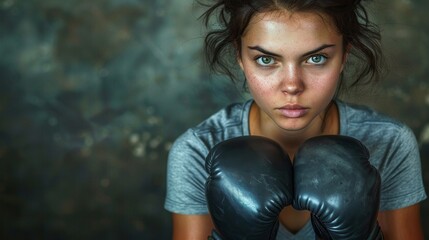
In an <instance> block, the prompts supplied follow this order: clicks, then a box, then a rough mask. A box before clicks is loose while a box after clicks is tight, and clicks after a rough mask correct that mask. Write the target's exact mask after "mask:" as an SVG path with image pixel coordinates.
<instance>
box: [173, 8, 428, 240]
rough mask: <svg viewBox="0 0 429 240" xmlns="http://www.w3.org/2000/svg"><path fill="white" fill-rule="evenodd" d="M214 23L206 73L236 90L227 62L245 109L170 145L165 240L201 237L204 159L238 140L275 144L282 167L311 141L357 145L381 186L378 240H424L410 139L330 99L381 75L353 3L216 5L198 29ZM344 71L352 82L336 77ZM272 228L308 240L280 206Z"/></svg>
mask: <svg viewBox="0 0 429 240" xmlns="http://www.w3.org/2000/svg"><path fill="white" fill-rule="evenodd" d="M216 14H217V17H218V18H217V19H218V21H219V24H220V28H216V29H215V30H213V31H211V32H209V34H208V35H207V37H206V53H207V57H208V60H209V63H210V64H211V66H212V68H213V69H214V70H217V71H219V72H222V73H225V74H227V75H229V76H230V77H231V78H232V79H233V80H236V79H237V77H236V76H235V75H234V71H232V70H231V69H232V67H233V66H231V64H230V63H231V62H234V61H231V58H232V59H233V60H235V63H236V64H238V66H239V67H240V68H241V70H242V72H243V73H244V76H245V85H246V88H247V89H248V90H249V92H250V94H251V96H252V97H253V99H251V100H249V101H247V102H244V103H238V104H232V105H230V106H227V107H226V108H224V109H222V110H220V111H219V112H217V113H215V114H214V115H213V116H211V117H210V118H208V119H207V120H205V121H203V122H202V123H201V124H199V125H198V126H196V127H194V128H191V129H189V130H188V131H186V132H185V133H184V134H183V135H182V136H180V137H179V138H178V139H177V140H176V142H175V144H174V145H173V147H172V149H171V151H170V155H169V159H168V170H167V197H166V201H165V208H166V209H167V210H169V211H171V212H172V215H173V229H174V230H173V235H174V236H173V237H174V239H206V238H207V236H209V235H210V232H211V230H212V229H213V228H214V226H213V223H212V220H211V218H210V215H209V212H208V210H207V203H206V199H205V182H206V179H207V176H208V175H207V172H206V171H205V168H204V165H205V157H206V156H207V154H208V152H209V151H210V149H211V148H212V147H213V146H215V145H216V144H218V143H220V142H222V141H225V140H227V139H230V138H234V137H239V136H245V135H255V136H263V137H267V138H270V139H272V140H275V141H276V142H277V143H279V144H280V145H281V147H282V148H283V150H284V151H285V153H287V154H288V155H289V156H290V157H291V159H293V157H294V155H295V153H296V151H297V149H298V148H299V146H300V145H301V144H302V143H303V142H304V141H305V140H307V139H309V138H312V137H315V136H319V135H346V136H351V137H353V138H356V139H358V140H360V141H361V142H362V143H363V144H364V145H365V146H366V147H367V148H368V150H369V153H370V155H371V159H370V161H371V164H372V165H373V166H375V167H376V168H377V169H378V171H379V173H380V176H381V191H380V192H381V197H380V211H379V214H378V222H379V225H380V227H381V230H382V232H383V235H384V238H385V239H423V235H422V229H421V224H420V214H419V212H420V209H419V202H420V201H422V200H424V199H425V198H426V193H425V190H424V187H423V182H422V175H421V166H420V158H419V152H418V146H417V143H416V140H415V137H414V135H413V133H412V132H411V130H410V129H409V128H408V127H406V126H404V125H403V124H402V123H400V122H398V121H395V120H393V119H391V118H389V117H387V116H384V115H382V114H379V113H377V112H375V111H373V110H371V109H369V108H367V107H363V106H358V105H352V104H348V103H345V102H343V101H341V100H339V99H338V98H337V96H338V93H339V91H340V90H341V89H343V88H344V87H347V86H349V85H355V84H357V83H361V82H368V81H373V80H376V79H377V78H378V77H379V73H380V68H381V65H380V63H381V59H382V57H381V51H380V45H379V44H380V42H379V41H380V37H379V33H378V31H377V29H376V27H375V26H374V25H373V24H372V23H371V22H369V20H368V18H367V14H366V11H365V9H364V8H363V6H362V3H361V1H360V0H329V1H322V0H245V1H239V0H218V1H216V2H214V4H213V5H212V6H211V7H210V8H209V9H208V10H207V12H206V13H205V15H204V16H205V18H206V20H207V21H206V23H208V22H210V21H209V20H210V19H211V17H213V16H216ZM350 57H354V59H357V60H360V63H361V64H360V65H359V66H360V68H356V67H355V66H348V59H349V58H350ZM355 62H356V61H355ZM350 67H353V70H354V71H353V72H352V74H347V72H346V73H345V74H343V73H344V71H345V70H347V69H348V68H350ZM356 69H357V70H356ZM345 76H347V78H346V77H345ZM349 83H351V84H349ZM320 167H323V166H320ZM279 219H280V223H281V225H280V228H279V230H278V234H277V239H314V231H313V229H312V227H311V223H310V221H309V219H310V213H309V212H308V211H298V210H295V209H294V208H293V207H292V206H287V207H286V208H284V209H283V211H282V212H281V213H280V215H279Z"/></svg>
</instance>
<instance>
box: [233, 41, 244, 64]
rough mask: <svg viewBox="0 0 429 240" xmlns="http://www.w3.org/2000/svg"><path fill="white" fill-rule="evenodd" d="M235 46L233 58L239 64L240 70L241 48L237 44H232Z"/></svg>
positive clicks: (241, 61) (241, 62)
mask: <svg viewBox="0 0 429 240" xmlns="http://www.w3.org/2000/svg"><path fill="white" fill-rule="evenodd" d="M234 48H235V59H236V60H237V63H238V65H239V66H240V68H241V70H244V69H243V60H242V59H241V50H240V49H239V47H238V46H237V44H234Z"/></svg>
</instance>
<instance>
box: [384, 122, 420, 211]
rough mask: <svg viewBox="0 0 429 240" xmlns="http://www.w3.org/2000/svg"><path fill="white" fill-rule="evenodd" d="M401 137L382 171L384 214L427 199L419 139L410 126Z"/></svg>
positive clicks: (395, 143)
mask: <svg viewBox="0 0 429 240" xmlns="http://www.w3.org/2000/svg"><path fill="white" fill-rule="evenodd" d="M397 133H398V134H397V136H396V137H395V140H394V141H393V142H392V143H391V146H390V151H389V152H390V153H389V155H388V156H387V161H386V162H385V164H386V165H385V166H384V170H383V171H381V179H382V184H381V185H382V189H381V199H380V210H392V209H398V208H403V207H407V206H411V205H413V204H416V203H418V202H420V201H422V200H424V199H425V198H426V192H425V189H424V185H423V179H422V169H421V162H420V154H419V148H418V144H417V141H416V138H415V136H414V134H413V132H412V131H411V129H409V128H408V127H406V126H402V127H401V128H400V129H399V131H397Z"/></svg>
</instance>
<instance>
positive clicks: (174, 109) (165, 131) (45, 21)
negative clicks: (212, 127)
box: [0, 0, 429, 239]
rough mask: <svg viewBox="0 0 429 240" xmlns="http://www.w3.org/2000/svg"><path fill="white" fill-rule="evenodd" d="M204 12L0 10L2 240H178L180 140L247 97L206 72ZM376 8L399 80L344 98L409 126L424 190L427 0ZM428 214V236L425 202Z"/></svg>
mask: <svg viewBox="0 0 429 240" xmlns="http://www.w3.org/2000/svg"><path fill="white" fill-rule="evenodd" d="M201 9H202V8H201V7H200V6H198V5H196V4H195V3H194V2H193V0H180V1H179V0H176V1H169V0H157V1H149V0H104V1H102V0H92V1H86V0H73V1H71V0H62V1H58V0H45V1H43V0H21V1H20V0H0V56H1V58H0V114H1V115H0V222H1V225H0V238H1V239H121V238H122V239H124V238H125V239H169V238H170V234H171V230H170V228H171V225H170V224H171V222H170V218H169V217H170V216H169V214H168V213H167V212H166V211H165V210H164V209H163V199H164V195H165V165H166V157H167V153H168V149H169V147H170V145H171V143H172V141H173V140H174V139H175V138H176V137H177V136H178V135H179V134H180V133H181V132H183V131H184V130H185V129H186V128H187V127H190V126H193V125H195V124H196V123H198V122H199V121H201V120H202V119H204V118H205V117H206V116H208V115H209V114H210V113H212V112H214V111H216V110H217V109H219V108H220V107H222V106H224V105H226V104H227V103H229V102H231V101H242V100H243V99H245V98H247V96H246V95H245V94H241V93H240V92H239V91H237V89H236V88H235V87H234V86H233V85H232V84H231V83H230V82H229V81H228V80H226V79H225V78H222V77H219V76H217V77H213V76H210V75H209V73H208V71H207V68H206V67H205V66H204V64H203V60H202V53H201V46H202V41H203V40H202V36H203V32H204V28H203V27H202V25H201V24H200V22H198V21H197V18H198V16H199V13H201ZM372 9H373V11H372V15H373V16H374V17H375V18H376V19H377V22H378V23H380V26H381V28H382V30H383V34H384V41H383V44H384V48H385V49H386V54H387V57H388V58H389V65H390V73H389V75H387V76H386V79H385V80H384V81H382V82H381V83H380V84H379V86H378V87H377V88H372V89H366V90H365V89H364V91H361V92H360V93H358V94H355V95H353V96H348V97H347V98H348V99H350V100H352V101H355V102H363V103H368V104H370V105H371V106H373V107H374V108H376V109H378V110H380V111H382V112H385V113H387V114H390V115H392V116H394V117H396V118H398V119H400V120H402V121H404V122H406V123H407V124H408V125H409V126H410V127H411V128H412V129H413V130H414V132H415V134H416V136H417V138H418V139H419V143H420V146H421V152H422V162H423V167H424V171H425V173H424V174H425V175H424V177H425V184H426V186H428V185H429V164H428V160H429V80H428V77H429V26H428V25H429V15H427V10H429V2H427V1H423V0H413V1H409V0H383V1H378V2H376V4H374V5H373V6H372ZM368 90H369V91H368ZM422 211H423V214H422V215H423V216H424V224H425V225H426V226H429V219H428V216H429V203H428V202H427V201H426V202H424V204H423V207H422ZM425 231H426V236H428V237H429V232H428V229H426V230H425Z"/></svg>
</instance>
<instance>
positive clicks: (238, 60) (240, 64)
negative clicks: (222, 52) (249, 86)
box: [237, 54, 244, 71]
mask: <svg viewBox="0 0 429 240" xmlns="http://www.w3.org/2000/svg"><path fill="white" fill-rule="evenodd" d="M237 63H238V65H239V66H240V68H241V70H242V71H243V70H244V68H243V61H242V60H241V56H240V54H237Z"/></svg>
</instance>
